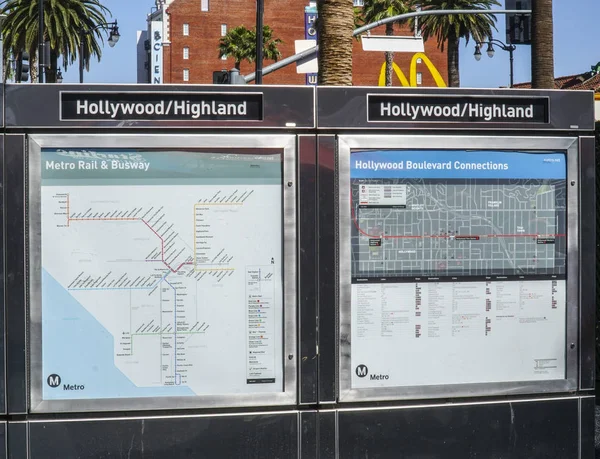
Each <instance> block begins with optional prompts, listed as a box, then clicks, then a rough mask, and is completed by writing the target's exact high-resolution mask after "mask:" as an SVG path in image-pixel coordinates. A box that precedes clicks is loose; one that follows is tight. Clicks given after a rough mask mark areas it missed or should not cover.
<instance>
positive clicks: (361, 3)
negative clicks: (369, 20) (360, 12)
mask: <svg viewBox="0 0 600 459" xmlns="http://www.w3.org/2000/svg"><path fill="white" fill-rule="evenodd" d="M354 6H365V0H354Z"/></svg>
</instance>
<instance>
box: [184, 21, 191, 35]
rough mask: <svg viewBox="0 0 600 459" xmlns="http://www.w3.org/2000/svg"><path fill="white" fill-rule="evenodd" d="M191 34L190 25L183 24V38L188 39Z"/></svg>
mask: <svg viewBox="0 0 600 459" xmlns="http://www.w3.org/2000/svg"><path fill="white" fill-rule="evenodd" d="M189 34H190V25H189V24H188V23H187V22H186V23H185V24H183V36H184V37H187V36H189Z"/></svg>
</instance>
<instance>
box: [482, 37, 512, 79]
mask: <svg viewBox="0 0 600 459" xmlns="http://www.w3.org/2000/svg"><path fill="white" fill-rule="evenodd" d="M482 45H488V46H487V51H486V53H487V55H488V57H490V58H492V57H494V53H495V50H494V45H496V46H498V47H499V48H500V49H501V50H502V51H508V53H509V56H510V87H511V88H512V87H513V85H514V56H513V52H514V51H515V49H517V47H516V46H515V45H512V44H510V45H507V44H506V43H503V42H501V41H500V40H497V39H496V38H490V39H489V41H478V42H477V43H476V44H475V54H474V55H473V56H474V57H475V60H476V61H479V60H481V46H482Z"/></svg>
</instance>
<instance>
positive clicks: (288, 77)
mask: <svg viewBox="0 0 600 459" xmlns="http://www.w3.org/2000/svg"><path fill="white" fill-rule="evenodd" d="M355 2H357V3H361V2H360V0H355ZM311 3H313V5H312V6H313V7H314V2H311ZM307 7H310V5H309V0H305V1H303V0H277V1H274V0H265V11H264V23H265V24H266V25H269V26H270V27H271V28H272V29H273V30H274V36H275V37H277V38H281V39H282V40H283V44H281V45H280V46H279V50H280V51H281V54H282V57H288V56H291V55H293V54H295V53H296V50H295V42H296V40H304V39H305V38H307V37H306V36H305V28H306V27H307V26H306V22H307V19H306V18H305V8H307ZM255 8H256V0H156V10H155V11H154V12H153V13H151V14H150V15H149V16H148V22H149V30H148V33H147V34H146V33H144V34H140V35H139V36H140V37H142V39H145V45H146V46H145V50H146V51H147V53H144V52H143V50H144V46H140V47H138V49H140V48H141V49H142V54H143V55H142V56H141V57H140V56H138V59H140V58H141V59H143V60H147V61H148V65H146V66H145V67H146V68H147V70H148V73H149V79H148V80H147V81H146V82H150V83H166V84H169V83H172V84H181V83H196V84H207V83H212V72H213V71H217V70H223V69H231V68H233V66H234V62H233V59H231V58H229V59H226V60H223V59H220V58H219V57H218V45H219V40H220V39H221V37H222V36H223V35H225V34H226V33H227V31H228V30H229V29H231V28H233V27H236V26H239V25H244V26H246V27H248V28H253V27H254V24H255V20H256V10H255ZM307 11H310V10H309V9H307ZM314 11H316V10H314ZM371 33H372V34H373V35H384V33H385V32H384V27H383V26H382V27H380V28H377V29H374V30H372V31H371ZM396 35H405V36H410V35H412V31H411V30H409V29H408V28H407V27H404V28H403V29H400V28H399V27H396ZM146 37H147V39H146ZM424 54H425V56H426V58H425V59H424V58H416V59H415V60H416V71H415V75H414V80H415V83H416V85H417V86H438V84H437V83H436V82H435V80H434V77H433V75H432V72H431V70H430V67H431V65H430V64H429V63H428V62H427V61H428V60H430V61H431V64H432V65H433V66H434V67H435V69H437V71H439V74H440V76H441V78H442V79H443V80H444V81H445V82H447V67H446V54H445V53H442V52H441V51H440V50H439V49H438V48H437V46H436V43H435V41H433V40H430V41H428V42H426V43H425V53H424ZM413 56H414V54H413V53H396V54H395V58H394V62H395V63H396V64H397V65H398V67H399V69H400V70H401V72H402V73H403V75H404V76H406V79H407V80H409V79H410V67H411V61H412V59H413ZM384 62H385V58H384V53H383V52H366V51H363V50H362V45H361V42H360V40H355V42H354V55H353V83H354V84H355V85H361V86H377V85H378V82H379V77H380V73H381V69H382V65H383V64H384ZM271 63H272V62H270V61H265V63H264V65H265V66H267V65H269V64H271ZM435 69H434V73H435ZM253 71H254V64H248V63H247V62H243V63H242V65H241V74H242V75H245V74H248V73H251V72H253ZM307 81H308V79H307V78H306V76H305V75H304V74H298V73H297V71H296V64H291V65H288V66H287V67H284V68H282V69H280V70H277V71H275V72H273V73H271V74H268V75H265V76H264V78H263V83H264V84H297V85H303V84H307ZM140 82H143V81H140ZM405 84H406V83H405ZM393 85H394V86H398V85H401V82H400V80H399V77H398V73H395V75H394V77H393Z"/></svg>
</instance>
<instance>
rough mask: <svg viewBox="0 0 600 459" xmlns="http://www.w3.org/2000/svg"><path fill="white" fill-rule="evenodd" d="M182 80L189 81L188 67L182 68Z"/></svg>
mask: <svg viewBox="0 0 600 459" xmlns="http://www.w3.org/2000/svg"><path fill="white" fill-rule="evenodd" d="M183 81H190V69H183Z"/></svg>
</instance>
